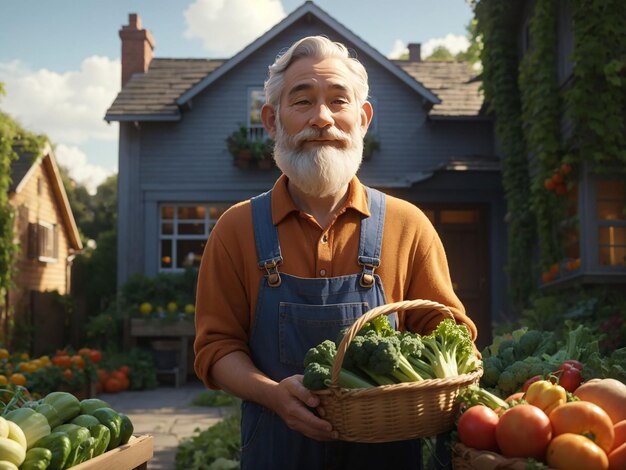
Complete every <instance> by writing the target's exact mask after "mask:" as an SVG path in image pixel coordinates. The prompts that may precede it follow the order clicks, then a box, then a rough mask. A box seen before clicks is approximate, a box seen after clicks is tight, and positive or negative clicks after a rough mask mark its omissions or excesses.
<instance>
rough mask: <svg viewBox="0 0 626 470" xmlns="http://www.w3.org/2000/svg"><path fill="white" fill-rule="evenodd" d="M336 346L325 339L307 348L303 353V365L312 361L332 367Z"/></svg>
mask: <svg viewBox="0 0 626 470" xmlns="http://www.w3.org/2000/svg"><path fill="white" fill-rule="evenodd" d="M336 354H337V348H336V347H335V343H333V342H332V341H331V340H329V339H327V340H324V341H322V342H321V343H320V344H318V345H317V346H315V347H312V348H311V349H309V350H308V351H307V352H306V354H305V355H304V367H306V366H308V365H309V364H310V363H312V362H317V363H318V364H322V365H326V366H329V367H332V366H333V364H334V362H335V356H336Z"/></svg>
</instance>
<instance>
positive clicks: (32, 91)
mask: <svg viewBox="0 0 626 470" xmlns="http://www.w3.org/2000/svg"><path fill="white" fill-rule="evenodd" d="M120 76H121V66H120V61H119V60H111V59H109V58H107V57H100V56H92V57H89V58H87V59H85V60H84V61H83V63H82V64H81V67H80V70H73V71H69V72H64V73H57V72H52V71H50V70H46V69H39V70H31V69H30V68H29V67H27V66H26V65H25V64H23V63H22V62H19V61H13V62H9V63H0V82H2V83H4V85H5V91H6V96H4V97H2V99H1V100H0V109H2V110H3V111H4V112H6V113H8V114H9V115H11V116H12V117H13V118H15V119H16V120H17V121H18V122H19V123H20V124H21V125H22V126H23V127H24V128H26V129H27V130H29V131H31V132H35V133H40V134H46V135H47V136H48V137H49V138H50V140H51V142H52V144H54V145H56V149H57V150H56V152H55V155H56V157H57V159H58V160H59V163H60V164H61V165H63V166H64V167H66V168H68V169H69V173H70V176H71V177H72V178H73V179H75V180H76V181H78V182H80V183H83V184H85V186H86V187H87V188H88V190H89V191H90V192H94V191H95V189H96V187H97V185H98V184H99V183H101V182H102V181H103V180H104V179H105V178H106V177H107V176H108V175H110V174H112V173H114V172H115V171H117V170H116V168H105V167H104V166H101V165H98V164H96V163H94V162H95V161H97V160H98V158H99V157H102V156H103V155H97V154H96V155H89V156H87V155H86V154H85V153H84V152H83V151H82V150H80V149H79V148H78V146H79V145H81V144H86V143H91V144H92V145H91V147H92V148H93V147H102V148H103V149H104V148H110V146H111V144H112V143H113V142H115V141H116V140H117V137H118V131H117V130H118V126H116V125H109V124H107V123H106V122H105V121H104V115H105V113H106V110H107V108H108V107H109V106H110V105H111V103H112V102H113V100H114V99H115V96H116V95H117V93H118V91H119V87H120ZM98 142H99V143H100V144H98ZM94 143H95V145H94ZM96 153H98V152H96Z"/></svg>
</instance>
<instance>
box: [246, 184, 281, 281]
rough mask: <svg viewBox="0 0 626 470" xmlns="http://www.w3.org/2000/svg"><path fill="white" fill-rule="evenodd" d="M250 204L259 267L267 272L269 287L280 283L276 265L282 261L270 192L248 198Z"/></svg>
mask: <svg viewBox="0 0 626 470" xmlns="http://www.w3.org/2000/svg"><path fill="white" fill-rule="evenodd" d="M250 202H251V204H252V226H253V227H254V240H255V243H256V255H257V260H258V263H259V264H258V266H259V269H264V270H265V271H266V272H267V283H268V284H269V286H270V287H278V286H280V284H281V279H280V274H279V272H278V269H277V268H278V266H279V265H280V264H281V263H282V262H283V257H282V256H281V254H280V244H279V242H278V228H277V227H276V226H275V225H274V224H273V223H272V192H271V190H270V191H267V192H265V193H263V194H259V195H258V196H255V197H253V198H252V199H250Z"/></svg>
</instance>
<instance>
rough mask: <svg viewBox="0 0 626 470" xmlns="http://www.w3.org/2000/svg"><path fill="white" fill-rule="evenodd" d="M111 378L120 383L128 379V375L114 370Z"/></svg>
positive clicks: (110, 375)
mask: <svg viewBox="0 0 626 470" xmlns="http://www.w3.org/2000/svg"><path fill="white" fill-rule="evenodd" d="M109 377H112V378H114V379H117V380H119V381H120V383H121V382H122V381H123V380H124V379H125V378H127V377H126V374H124V373H123V372H121V371H119V370H114V371H112V372H111V373H110V374H109Z"/></svg>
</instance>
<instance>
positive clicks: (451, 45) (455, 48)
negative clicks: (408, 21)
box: [422, 33, 469, 58]
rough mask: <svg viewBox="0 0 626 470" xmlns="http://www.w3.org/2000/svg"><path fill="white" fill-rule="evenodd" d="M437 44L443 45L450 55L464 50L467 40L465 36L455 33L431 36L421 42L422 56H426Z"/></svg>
mask: <svg viewBox="0 0 626 470" xmlns="http://www.w3.org/2000/svg"><path fill="white" fill-rule="evenodd" d="M437 46H445V47H446V49H448V50H449V51H450V52H451V53H452V55H456V54H458V53H459V52H464V51H466V50H467V48H468V47H469V41H468V40H467V38H466V37H465V36H460V35H456V34H452V33H450V34H447V35H446V36H445V37H443V38H433V39H429V40H428V41H426V42H425V43H424V44H422V57H424V58H425V57H428V56H429V55H431V54H432V53H433V51H434V50H435V48H436V47H437Z"/></svg>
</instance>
